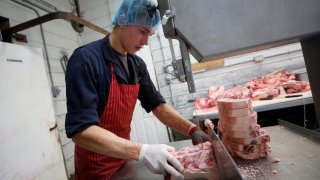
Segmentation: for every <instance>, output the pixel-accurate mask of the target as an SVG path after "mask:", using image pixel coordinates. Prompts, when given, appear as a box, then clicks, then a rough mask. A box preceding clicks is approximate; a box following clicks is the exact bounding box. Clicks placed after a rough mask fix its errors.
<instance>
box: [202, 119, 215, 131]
mask: <svg viewBox="0 0 320 180" xmlns="http://www.w3.org/2000/svg"><path fill="white" fill-rule="evenodd" d="M204 126H205V127H206V128H211V129H213V128H214V124H213V123H212V121H211V120H210V119H205V120H204Z"/></svg>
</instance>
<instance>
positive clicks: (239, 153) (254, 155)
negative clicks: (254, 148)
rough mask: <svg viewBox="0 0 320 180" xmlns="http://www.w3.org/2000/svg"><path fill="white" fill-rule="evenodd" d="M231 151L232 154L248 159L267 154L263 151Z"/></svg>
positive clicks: (258, 157) (262, 156) (263, 156)
mask: <svg viewBox="0 0 320 180" xmlns="http://www.w3.org/2000/svg"><path fill="white" fill-rule="evenodd" d="M232 153H233V155H235V156H238V157H240V158H243V159H250V160H255V159H260V158H265V157H267V156H268V154H267V153H265V152H253V153H244V152H239V151H232Z"/></svg>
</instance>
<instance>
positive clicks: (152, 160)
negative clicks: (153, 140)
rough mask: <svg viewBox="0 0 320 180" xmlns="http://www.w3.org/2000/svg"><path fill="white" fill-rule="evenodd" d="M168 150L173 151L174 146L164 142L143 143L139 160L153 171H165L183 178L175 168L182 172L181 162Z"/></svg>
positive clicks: (163, 172) (158, 172)
mask: <svg viewBox="0 0 320 180" xmlns="http://www.w3.org/2000/svg"><path fill="white" fill-rule="evenodd" d="M169 151H174V148H173V147H171V146H168V145H165V144H154V145H149V144H143V145H142V148H141V151H140V157H139V160H140V161H142V162H143V163H144V164H145V165H146V166H147V167H148V169H149V170H150V171H151V172H153V173H156V174H165V173H166V172H167V173H169V174H170V175H172V176H174V177H175V178H177V179H184V177H183V175H182V174H181V173H179V172H178V171H177V170H176V169H178V170H179V171H180V172H182V171H183V170H184V168H183V166H182V164H181V163H180V162H179V161H178V160H177V159H176V158H174V157H173V156H172V155H171V154H170V153H169ZM168 162H170V164H171V165H170V164H168ZM175 168H176V169H175Z"/></svg>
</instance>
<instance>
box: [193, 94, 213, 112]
mask: <svg viewBox="0 0 320 180" xmlns="http://www.w3.org/2000/svg"><path fill="white" fill-rule="evenodd" d="M194 106H195V108H196V109H198V110H201V109H208V108H212V107H215V106H216V101H215V100H213V99H211V98H208V97H206V98H197V99H196V100H195V102H194Z"/></svg>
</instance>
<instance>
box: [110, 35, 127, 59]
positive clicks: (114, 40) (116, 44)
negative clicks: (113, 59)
mask: <svg viewBox="0 0 320 180" xmlns="http://www.w3.org/2000/svg"><path fill="white" fill-rule="evenodd" d="M118 39H119V35H118V33H117V32H114V31H112V32H111V34H110V36H109V41H110V45H111V47H112V48H113V49H114V50H115V51H117V52H118V53H119V54H122V55H126V54H127V52H126V51H125V50H124V49H123V47H122V45H121V43H120V40H118Z"/></svg>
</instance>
